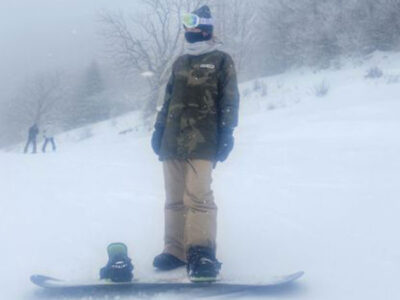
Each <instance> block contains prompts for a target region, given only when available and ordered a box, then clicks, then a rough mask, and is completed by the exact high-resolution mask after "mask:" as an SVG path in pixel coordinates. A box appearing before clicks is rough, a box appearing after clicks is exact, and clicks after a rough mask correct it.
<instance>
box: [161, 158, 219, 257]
mask: <svg viewBox="0 0 400 300" xmlns="http://www.w3.org/2000/svg"><path fill="white" fill-rule="evenodd" d="M163 169H164V183H165V192H166V203H165V236H164V241H165V248H164V253H169V254H172V255H174V256H176V257H178V258H179V259H181V260H182V261H186V252H187V250H188V248H189V247H190V246H195V245H196V246H206V247H211V248H213V249H215V240H216V231H217V206H216V205H215V202H214V196H213V192H212V190H211V182H212V176H211V175H212V170H213V163H212V162H211V161H207V160H198V159H195V160H188V161H184V160H167V161H164V162H163Z"/></svg>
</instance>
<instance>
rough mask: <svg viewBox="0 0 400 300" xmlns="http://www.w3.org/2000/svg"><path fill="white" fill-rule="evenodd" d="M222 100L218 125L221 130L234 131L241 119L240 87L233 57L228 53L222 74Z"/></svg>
mask: <svg viewBox="0 0 400 300" xmlns="http://www.w3.org/2000/svg"><path fill="white" fill-rule="evenodd" d="M219 84H220V87H219V90H220V94H221V96H220V100H219V103H218V114H219V120H218V127H219V130H220V131H225V130H229V131H232V130H233V129H234V128H235V127H236V126H237V125H238V120H239V99H240V95H239V87H238V82H237V78H236V71H235V65H234V62H233V59H232V58H231V57H230V56H229V55H226V58H225V60H224V62H223V64H222V69H221V76H220V83H219Z"/></svg>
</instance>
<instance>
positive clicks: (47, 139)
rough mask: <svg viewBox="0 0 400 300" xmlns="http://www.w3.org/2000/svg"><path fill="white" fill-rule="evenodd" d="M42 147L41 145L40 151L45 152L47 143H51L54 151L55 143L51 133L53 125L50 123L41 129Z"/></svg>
mask: <svg viewBox="0 0 400 300" xmlns="http://www.w3.org/2000/svg"><path fill="white" fill-rule="evenodd" d="M43 138H44V142H43V147H42V152H43V153H45V152H46V147H47V144H48V143H51V146H52V149H53V151H56V143H55V141H54V133H53V127H52V125H51V123H48V124H47V125H46V126H45V128H44V129H43Z"/></svg>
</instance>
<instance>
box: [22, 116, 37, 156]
mask: <svg viewBox="0 0 400 300" xmlns="http://www.w3.org/2000/svg"><path fill="white" fill-rule="evenodd" d="M38 134H39V127H38V126H37V124H36V123H35V124H33V125H32V126H31V127H30V128H29V131H28V140H27V142H26V145H25V149H24V153H27V152H28V148H29V146H30V145H31V144H32V148H33V149H32V153H36V145H37V143H36V137H37V135H38Z"/></svg>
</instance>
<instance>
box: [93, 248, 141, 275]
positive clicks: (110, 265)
mask: <svg viewBox="0 0 400 300" xmlns="http://www.w3.org/2000/svg"><path fill="white" fill-rule="evenodd" d="M107 253H108V262H107V264H106V266H105V267H103V268H101V270H100V279H103V280H111V281H112V282H130V281H132V279H133V269H134V267H133V265H132V262H131V259H130V258H129V257H128V247H127V246H126V245H125V244H123V243H112V244H110V245H108V247H107Z"/></svg>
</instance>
